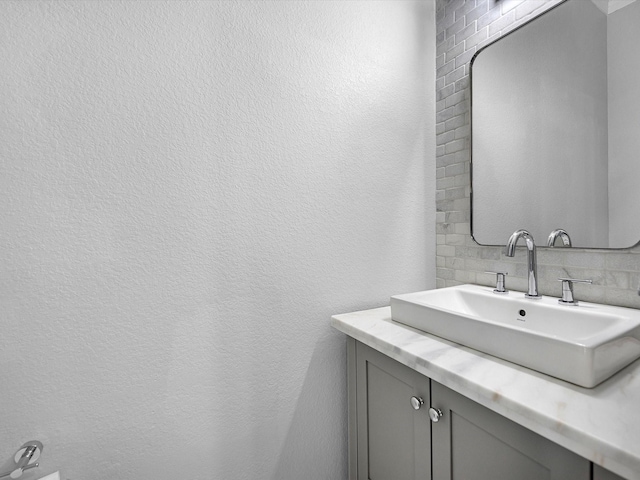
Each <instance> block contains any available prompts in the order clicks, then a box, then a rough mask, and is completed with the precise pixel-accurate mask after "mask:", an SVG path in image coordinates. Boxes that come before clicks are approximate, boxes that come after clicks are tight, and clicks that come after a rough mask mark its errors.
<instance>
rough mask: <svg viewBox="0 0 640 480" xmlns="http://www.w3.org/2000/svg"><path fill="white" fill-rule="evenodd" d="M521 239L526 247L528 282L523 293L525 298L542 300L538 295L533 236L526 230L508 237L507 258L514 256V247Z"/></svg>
mask: <svg viewBox="0 0 640 480" xmlns="http://www.w3.org/2000/svg"><path fill="white" fill-rule="evenodd" d="M521 238H522V239H523V240H524V242H525V245H526V247H527V270H528V274H527V281H528V287H529V288H528V290H527V293H525V295H524V296H525V297H527V298H530V299H534V300H536V299H539V298H542V297H541V295H539V294H538V268H537V261H536V244H535V242H534V240H533V236H532V235H531V234H530V233H529V232H527V231H526V230H516V231H515V232H513V234H512V235H511V236H510V237H509V241H508V242H507V251H506V255H507V257H513V256H514V255H515V254H516V245H517V243H518V240H520V239H521Z"/></svg>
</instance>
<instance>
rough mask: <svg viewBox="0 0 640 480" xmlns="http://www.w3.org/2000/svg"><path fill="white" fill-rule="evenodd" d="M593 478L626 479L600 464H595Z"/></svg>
mask: <svg viewBox="0 0 640 480" xmlns="http://www.w3.org/2000/svg"><path fill="white" fill-rule="evenodd" d="M593 480H624V479H623V478H622V477H620V476H618V475H616V474H615V473H613V472H610V471H609V470H605V469H604V468H602V467H601V466H600V465H594V466H593Z"/></svg>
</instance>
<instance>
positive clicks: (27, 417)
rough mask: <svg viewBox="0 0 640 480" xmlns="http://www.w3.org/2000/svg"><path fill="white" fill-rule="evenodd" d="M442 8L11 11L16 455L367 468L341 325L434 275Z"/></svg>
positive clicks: (197, 468)
mask: <svg viewBox="0 0 640 480" xmlns="http://www.w3.org/2000/svg"><path fill="white" fill-rule="evenodd" d="M434 11H435V9H434V4H433V3H432V2H420V1H418V2H414V1H410V2H397V1H385V2H368V1H364V2H344V1H326V2H316V1H297V2H270V1H262V0H257V1H216V2H212V1H191V2H187V1H149V2H143V1H136V2H130V1H108V0H103V1H99V2H96V1H91V0H90V1H84V2H81V1H31V2H23V1H15V2H11V1H3V2H0V65H2V90H1V91H0V111H1V112H2V114H1V115H0V139H2V140H1V141H0V225H2V227H1V228H0V305H1V307H0V324H1V326H2V330H1V333H0V337H1V338H2V348H0V385H1V389H2V398H1V403H2V408H1V409H0V461H4V459H5V458H7V459H8V458H9V457H10V456H11V455H13V453H14V452H15V450H16V449H17V448H18V447H19V446H20V445H21V442H24V441H26V440H30V439H33V438H35V439H39V440H41V441H42V442H43V443H44V446H45V450H44V453H43V456H42V458H41V467H40V468H39V469H38V470H37V471H35V472H30V473H29V474H26V475H25V479H32V478H39V477H40V476H43V475H44V474H46V473H50V472H52V471H55V470H61V472H62V478H63V479H65V480H66V479H73V480H79V479H95V480H111V479H157V480H170V479H171V480H175V479H185V480H186V479H189V480H205V479H206V480H210V479H228V480H256V479H260V480H267V479H275V480H288V479H307V480H327V479H336V480H337V479H341V478H346V476H347V472H346V469H347V460H346V454H347V444H346V429H347V421H346V378H345V375H346V368H345V365H346V363H345V339H344V335H342V334H340V333H338V332H336V331H335V330H333V329H332V328H331V327H330V325H329V319H330V316H331V315H332V314H335V313H341V312H348V311H354V310H359V309H366V308H371V307H376V306H382V305H386V304H388V302H389V296H390V295H392V294H394V293H403V292H409V291H414V290H423V289H426V288H433V287H434V286H435V205H434V203H433V194H434V190H435V179H434V172H435V158H434V154H433V152H434V150H435V145H434V142H435V133H434V121H433V112H434V100H433V96H434V85H433V65H434V62H435V58H434V56H435V45H434V43H435V32H434V29H435V22H434V15H435V13H434Z"/></svg>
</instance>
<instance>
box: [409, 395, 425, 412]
mask: <svg viewBox="0 0 640 480" xmlns="http://www.w3.org/2000/svg"><path fill="white" fill-rule="evenodd" d="M422 405H424V400H422V398H420V397H411V406H412V407H413V409H414V410H420V407H422Z"/></svg>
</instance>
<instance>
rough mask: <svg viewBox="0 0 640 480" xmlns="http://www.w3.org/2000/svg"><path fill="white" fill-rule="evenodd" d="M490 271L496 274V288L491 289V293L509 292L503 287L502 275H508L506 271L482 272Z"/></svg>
mask: <svg viewBox="0 0 640 480" xmlns="http://www.w3.org/2000/svg"><path fill="white" fill-rule="evenodd" d="M484 273H491V274H493V275H495V276H496V288H494V289H493V293H509V290H507V289H506V288H505V287H504V277H505V275H509V274H508V273H507V272H484Z"/></svg>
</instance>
